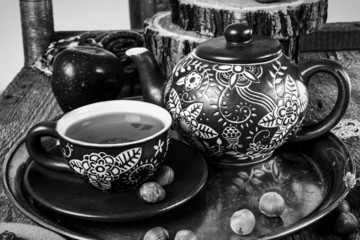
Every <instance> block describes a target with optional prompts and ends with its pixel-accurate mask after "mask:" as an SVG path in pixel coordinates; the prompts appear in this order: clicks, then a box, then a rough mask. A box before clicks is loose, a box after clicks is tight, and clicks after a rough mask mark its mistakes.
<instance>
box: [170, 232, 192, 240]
mask: <svg viewBox="0 0 360 240" xmlns="http://www.w3.org/2000/svg"><path fill="white" fill-rule="evenodd" d="M174 240H197V237H196V235H195V233H193V232H192V231H190V230H180V231H178V232H177V233H176V235H175V238H174Z"/></svg>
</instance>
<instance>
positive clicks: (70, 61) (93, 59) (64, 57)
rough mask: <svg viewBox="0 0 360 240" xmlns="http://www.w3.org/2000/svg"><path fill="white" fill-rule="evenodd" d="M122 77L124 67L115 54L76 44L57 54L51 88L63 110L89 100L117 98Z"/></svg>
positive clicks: (93, 101) (71, 108)
mask: <svg viewBox="0 0 360 240" xmlns="http://www.w3.org/2000/svg"><path fill="white" fill-rule="evenodd" d="M123 78H124V73H123V67H122V65H121V62H120V60H119V58H118V57H116V55H115V54H113V53H111V52H110V51H108V50H106V49H103V48H99V47H91V46H77V47H71V48H67V49H65V50H63V51H62V52H60V53H59V54H58V55H57V56H56V58H55V60H54V65H53V75H52V81H51V87H52V91H53V93H54V96H55V98H56V100H57V102H58V104H59V105H60V107H61V109H62V110H63V111H64V112H65V113H66V112H69V111H71V110H73V109H75V108H78V107H81V106H84V105H87V104H90V103H95V102H100V101H106V100H114V99H116V97H117V96H118V95H119V93H120V91H121V88H122V85H123Z"/></svg>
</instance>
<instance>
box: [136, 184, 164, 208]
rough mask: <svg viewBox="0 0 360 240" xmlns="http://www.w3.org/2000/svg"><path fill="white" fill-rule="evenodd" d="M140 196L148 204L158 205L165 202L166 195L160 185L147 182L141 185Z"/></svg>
mask: <svg viewBox="0 0 360 240" xmlns="http://www.w3.org/2000/svg"><path fill="white" fill-rule="evenodd" d="M139 196H140V198H141V199H142V200H144V201H145V202H147V203H156V202H159V201H162V200H164V198H165V196H166V193H165V190H164V188H163V187H162V186H160V184H158V183H156V182H146V183H144V184H142V185H141V187H140V189H139Z"/></svg>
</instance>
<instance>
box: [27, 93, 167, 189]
mask: <svg viewBox="0 0 360 240" xmlns="http://www.w3.org/2000/svg"><path fill="white" fill-rule="evenodd" d="M170 126H171V116H170V114H169V113H168V112H167V111H166V110H165V109H163V108H161V107H158V106H156V105H154V104H151V103H146V102H141V101H132V100H113V101H104V102H98V103H94V104H90V105H86V106H83V107H80V108H77V109H75V110H73V111H71V112H68V113H66V114H65V115H64V116H63V117H62V118H60V119H59V120H58V121H44V122H40V123H38V124H37V125H35V126H33V127H32V128H31V129H30V130H29V132H28V134H27V136H26V147H27V150H28V152H29V155H30V157H31V158H32V159H34V161H35V162H36V163H38V164H40V165H42V166H44V167H46V168H50V169H52V170H54V171H65V172H73V173H75V174H76V175H78V176H79V177H81V178H82V179H84V180H85V181H86V182H88V183H90V184H91V185H92V186H94V187H95V188H97V189H100V190H102V191H104V192H121V191H125V190H130V189H135V188H137V187H139V185H140V184H142V183H144V182H145V181H147V180H148V179H149V178H150V177H151V176H152V175H153V174H154V173H155V172H156V171H157V170H158V169H159V166H161V164H162V162H163V160H164V158H165V156H166V153H167V151H168V147H169V142H170ZM46 136H50V137H54V138H57V139H59V142H60V148H61V152H62V155H63V158H62V159H59V158H56V157H55V156H52V155H50V154H49V152H47V151H46V149H45V148H44V147H43V146H42V144H41V138H42V137H46ZM64 160H65V161H64Z"/></svg>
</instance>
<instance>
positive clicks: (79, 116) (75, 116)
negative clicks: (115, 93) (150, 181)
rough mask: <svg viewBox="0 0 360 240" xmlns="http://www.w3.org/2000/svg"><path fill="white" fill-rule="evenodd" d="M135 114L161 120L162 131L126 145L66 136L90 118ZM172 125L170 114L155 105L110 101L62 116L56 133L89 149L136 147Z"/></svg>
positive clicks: (87, 106)
mask: <svg viewBox="0 0 360 240" xmlns="http://www.w3.org/2000/svg"><path fill="white" fill-rule="evenodd" d="M139 111H141V112H139ZM124 112H126V113H134V114H144V115H149V116H151V117H153V118H155V119H157V120H159V121H160V122H161V123H162V124H163V127H162V128H161V130H160V131H158V132H156V133H154V134H152V135H150V136H148V137H146V138H142V139H139V140H136V141H131V142H124V143H113V144H109V143H104V144H99V143H89V142H85V141H79V140H75V139H72V138H70V137H68V136H66V135H65V133H66V131H67V129H69V127H70V126H72V125H73V124H75V123H77V122H80V121H82V120H84V119H87V118H89V117H97V116H102V115H104V114H114V113H124ZM171 124H172V118H171V116H170V113H169V112H168V111H167V110H165V109H164V108H162V107H160V106H157V105H155V104H153V103H148V102H142V101H136V100H110V101H102V102H96V103H92V104H89V105H85V106H82V107H79V108H76V109H74V110H72V111H70V112H68V113H66V114H65V115H64V116H62V117H61V118H60V119H59V120H58V121H57V124H56V132H57V133H58V134H59V136H60V137H61V138H63V139H65V140H66V141H68V142H70V143H74V144H77V145H82V146H87V147H101V148H104V147H105V148H107V147H123V146H128V145H134V144H138V143H143V142H146V141H149V140H151V139H153V138H156V137H157V136H159V135H161V134H163V133H164V132H165V131H167V130H168V129H169V128H170V127H171Z"/></svg>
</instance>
